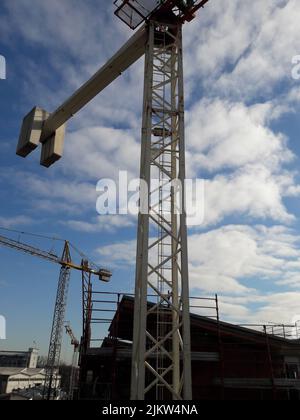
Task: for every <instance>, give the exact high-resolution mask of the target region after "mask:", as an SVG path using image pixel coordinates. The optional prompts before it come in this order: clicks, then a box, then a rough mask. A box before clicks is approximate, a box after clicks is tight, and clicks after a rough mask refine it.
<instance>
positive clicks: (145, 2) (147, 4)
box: [114, 0, 208, 29]
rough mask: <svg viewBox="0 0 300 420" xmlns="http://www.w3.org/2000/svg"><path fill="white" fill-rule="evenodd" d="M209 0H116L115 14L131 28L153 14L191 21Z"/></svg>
mask: <svg viewBox="0 0 300 420" xmlns="http://www.w3.org/2000/svg"><path fill="white" fill-rule="evenodd" d="M207 2H208V0H115V1H114V4H115V6H116V8H117V10H116V11H115V15H116V16H118V17H119V18H120V19H121V20H122V21H123V22H125V23H126V25H128V26H129V27H130V28H131V29H135V28H137V27H138V26H139V25H140V24H141V23H143V22H145V21H147V20H148V19H150V18H151V17H153V16H157V17H160V16H163V17H171V19H175V20H177V21H179V22H181V23H184V22H186V21H188V22H190V21H191V20H192V19H193V18H194V17H195V12H196V11H197V10H198V9H199V8H201V7H203V6H204V5H205V4H206V3H207Z"/></svg>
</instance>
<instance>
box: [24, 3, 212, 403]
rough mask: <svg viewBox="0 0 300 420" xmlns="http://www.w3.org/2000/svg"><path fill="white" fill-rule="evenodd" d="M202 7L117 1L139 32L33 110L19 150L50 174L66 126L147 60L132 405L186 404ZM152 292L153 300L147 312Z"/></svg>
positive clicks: (189, 380)
mask: <svg viewBox="0 0 300 420" xmlns="http://www.w3.org/2000/svg"><path fill="white" fill-rule="evenodd" d="M208 1H209V0H115V1H114V4H115V5H116V7H117V10H116V12H115V14H116V15H117V16H118V17H119V18H120V19H121V20H123V21H124V22H125V23H126V24H127V25H128V26H130V27H131V28H132V29H135V28H137V26H139V25H140V24H142V23H144V26H143V27H142V28H141V29H139V30H138V31H137V32H136V33H135V35H133V37H132V38H131V39H130V40H129V41H128V42H127V43H126V44H125V45H124V47H122V48H121V49H120V50H119V51H118V52H117V53H116V54H115V55H114V56H113V57H112V59H111V60H109V62H108V63H107V64H106V65H104V66H103V67H102V68H101V69H100V70H99V71H98V72H97V73H96V74H95V75H94V76H93V77H92V78H91V79H90V80H89V81H88V82H87V83H86V84H85V85H83V86H82V87H81V88H80V89H79V90H78V91H77V92H75V94H74V95H72V96H71V97H70V98H69V99H68V100H67V101H66V102H65V103H64V104H63V105H61V106H60V107H59V108H58V109H57V110H56V111H55V112H54V113H52V114H51V115H50V114H48V113H47V112H46V111H44V110H42V109H40V108H34V109H33V110H32V112H31V113H30V114H29V115H28V116H27V117H26V118H25V119H24V122H23V127H22V130H21V135H20V139H19V144H18V148H17V154H19V155H20V156H24V157H25V156H27V154H28V153H30V152H31V151H32V150H33V149H34V148H36V147H37V145H38V144H39V142H41V143H42V157H41V164H42V165H44V166H46V167H49V166H51V165H52V164H53V163H54V162H55V161H56V160H58V159H60V157H61V156H62V149H63V139H64V124H65V123H66V121H68V120H69V119H70V118H71V117H72V116H73V115H75V114H76V112H78V111H79V110H80V109H81V108H82V107H83V106H84V105H86V104H87V103H88V102H89V101H91V100H92V99H93V98H94V97H95V96H96V95H97V94H99V93H100V92H101V91H102V90H103V89H104V88H105V87H106V86H108V85H109V84H110V83H112V82H113V81H114V80H115V79H116V78H117V77H118V76H119V75H120V74H122V72H123V71H124V70H126V69H127V68H128V67H130V66H131V65H132V64H133V63H134V62H135V61H136V60H137V59H138V58H140V57H141V56H142V55H143V54H145V73H144V102H143V123H142V144H141V146H142V147H141V172H140V173H141V175H140V178H141V180H142V181H145V182H146V184H147V187H148V195H147V197H141V200H140V214H139V222H138V237H137V257H136V281H135V308H134V328H133V355H132V376H131V398H132V399H136V400H143V399H145V398H151V399H154V398H156V399H170V398H172V399H174V400H182V399H185V400H191V399H192V377H191V343H190V315H189V276H188V251H187V225H186V210H185V177H186V173H185V132H184V80H183V46H182V25H183V24H184V23H185V22H189V21H191V20H192V19H193V18H194V17H195V13H196V11H197V10H199V9H200V8H201V7H203V6H204V5H205V4H206V3H207V2H208ZM153 179H155V180H156V179H158V180H159V186H158V187H157V184H156V185H154V183H153V182H152V180H153ZM148 294H151V295H153V294H154V295H155V297H156V299H155V300H156V302H155V305H154V306H152V307H151V309H149V308H148V306H147V295H148ZM154 318H155V320H156V321H155V326H153V325H154V324H153V320H154Z"/></svg>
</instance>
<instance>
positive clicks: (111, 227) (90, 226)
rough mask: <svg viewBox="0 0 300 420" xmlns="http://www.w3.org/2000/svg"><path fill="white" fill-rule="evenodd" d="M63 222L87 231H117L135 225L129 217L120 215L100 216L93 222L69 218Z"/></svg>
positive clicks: (75, 228)
mask: <svg viewBox="0 0 300 420" xmlns="http://www.w3.org/2000/svg"><path fill="white" fill-rule="evenodd" d="M61 223H62V224H64V225H67V226H68V227H69V228H71V229H73V230H76V231H79V232H85V233H97V232H115V231H117V230H119V229H124V228H129V227H132V226H134V221H133V220H131V219H130V218H129V217H126V216H118V215H103V216H99V217H97V218H96V219H95V220H93V221H91V222H87V221H82V220H68V221H66V222H61Z"/></svg>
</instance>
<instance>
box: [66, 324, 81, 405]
mask: <svg viewBox="0 0 300 420" xmlns="http://www.w3.org/2000/svg"><path fill="white" fill-rule="evenodd" d="M65 329H66V333H67V334H68V336H69V337H70V338H71V344H72V346H73V347H74V352H73V356H72V366H71V374H70V384H69V395H68V399H69V400H73V397H74V389H75V384H76V375H77V368H78V356H79V347H80V343H79V340H77V338H76V337H75V335H74V333H73V330H72V328H71V326H70V324H68V323H67V324H66V325H65Z"/></svg>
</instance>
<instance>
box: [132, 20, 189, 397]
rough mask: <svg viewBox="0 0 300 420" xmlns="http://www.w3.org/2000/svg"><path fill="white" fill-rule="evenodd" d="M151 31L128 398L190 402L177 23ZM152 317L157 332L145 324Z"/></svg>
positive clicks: (179, 33)
mask: <svg viewBox="0 0 300 420" xmlns="http://www.w3.org/2000/svg"><path fill="white" fill-rule="evenodd" d="M148 30H149V38H148V43H147V47H146V59H145V82H144V108H143V126H142V147H141V149H142V155H141V179H142V180H143V181H145V185H147V186H148V189H149V191H148V193H149V194H148V195H147V197H146V199H145V197H144V198H143V197H142V198H141V210H142V211H141V214H140V216H139V224H138V242H137V266H136V291H135V311H134V337H133V359H132V360H133V361H132V388H131V398H132V399H134V400H144V399H145V398H147V394H148V393H149V392H150V391H152V392H153V388H156V392H155V395H156V399H166V398H170V397H171V398H173V399H174V400H181V399H186V400H189V399H191V398H192V386H191V352H190V320H189V279H188V255H187V254H188V251H187V227H186V213H185V203H184V197H185V189H184V181H185V139H184V88H183V60H182V26H181V25H178V24H176V25H172V24H169V23H161V22H155V21H151V22H150V23H149V27H148ZM157 179H158V180H159V182H157V181H155V182H154V180H157ZM144 192H145V191H144ZM141 193H143V188H141ZM148 209H149V212H148V211H147V210H148ZM143 213H144V214H143ZM149 294H150V295H154V296H155V297H156V298H155V306H154V307H151V309H149V308H147V295H149ZM154 314H155V317H156V324H157V328H156V331H152V330H151V329H150V327H149V325H148V324H149V322H147V320H148V319H149V317H151V316H152V317H153V315H154ZM181 356H182V361H181Z"/></svg>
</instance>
